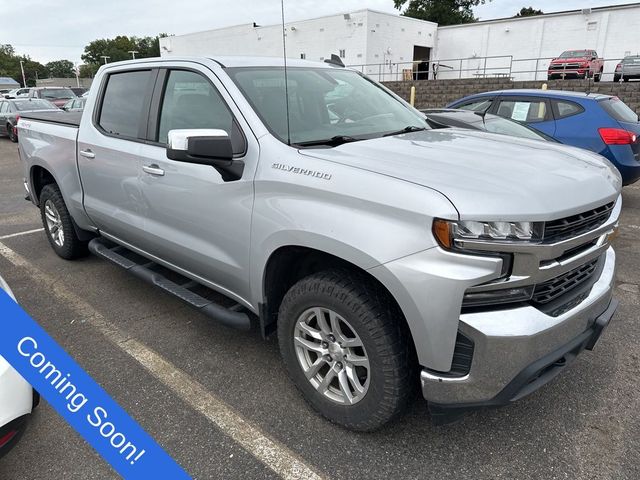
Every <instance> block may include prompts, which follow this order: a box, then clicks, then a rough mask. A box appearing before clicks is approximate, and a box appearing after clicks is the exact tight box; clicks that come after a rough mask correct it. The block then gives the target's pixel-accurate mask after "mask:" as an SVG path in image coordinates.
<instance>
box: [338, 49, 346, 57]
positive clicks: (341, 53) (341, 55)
mask: <svg viewBox="0 0 640 480" xmlns="http://www.w3.org/2000/svg"><path fill="white" fill-rule="evenodd" d="M339 53H340V58H344V57H345V56H346V54H345V52H344V48H341V49H340V52H339Z"/></svg>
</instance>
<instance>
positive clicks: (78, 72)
mask: <svg viewBox="0 0 640 480" xmlns="http://www.w3.org/2000/svg"><path fill="white" fill-rule="evenodd" d="M73 73H75V74H76V86H77V87H78V88H80V68H79V67H78V65H74V66H73Z"/></svg>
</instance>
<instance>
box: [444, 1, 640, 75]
mask: <svg viewBox="0 0 640 480" xmlns="http://www.w3.org/2000/svg"><path fill="white" fill-rule="evenodd" d="M571 49H595V50H596V51H597V52H598V54H599V55H600V56H601V57H604V58H605V59H608V60H609V61H607V62H606V64H605V73H607V72H608V73H609V75H605V78H604V80H611V78H612V75H611V74H612V73H613V70H614V69H615V66H616V64H617V61H618V60H619V59H621V58H622V57H624V56H625V54H629V53H634V54H635V53H638V51H640V6H638V5H630V6H620V7H615V8H608V9H606V10H593V11H592V12H591V13H587V14H583V13H580V12H577V13H567V14H553V15H544V16H539V17H529V18H522V19H506V20H496V21H488V22H481V23H476V24H471V25H457V26H450V27H440V28H439V29H438V41H437V45H436V50H437V52H436V56H437V58H439V59H454V58H467V60H464V61H463V62H462V65H463V67H462V68H463V69H469V71H466V72H463V75H462V76H463V77H472V76H473V74H474V73H476V72H478V73H483V72H484V59H480V58H473V57H474V56H476V57H490V56H500V55H504V56H508V55H511V56H513V59H514V60H516V59H519V60H522V59H527V58H543V57H555V56H558V55H559V54H560V53H562V51H563V50H571ZM443 63H450V64H452V65H453V66H454V67H455V68H456V70H459V69H460V62H459V61H458V62H444V61H443ZM509 64H510V59H509V58H494V59H487V67H488V70H487V73H497V72H508V71H509ZM548 64H549V60H541V61H540V62H539V64H538V67H537V69H539V70H540V71H539V72H538V75H537V79H545V78H546V68H547V66H548ZM535 69H536V62H535V60H533V61H516V62H514V64H513V71H521V72H522V71H525V70H535ZM458 76H459V73H458V72H446V71H445V70H444V69H440V72H439V78H457V77H458ZM512 76H513V77H514V79H516V80H529V79H533V78H534V74H533V73H513V74H512Z"/></svg>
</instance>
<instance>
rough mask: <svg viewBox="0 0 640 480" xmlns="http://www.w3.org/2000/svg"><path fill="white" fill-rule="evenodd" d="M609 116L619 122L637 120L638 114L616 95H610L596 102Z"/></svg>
mask: <svg viewBox="0 0 640 480" xmlns="http://www.w3.org/2000/svg"><path fill="white" fill-rule="evenodd" d="M598 103H599V104H600V106H601V107H602V108H603V109H604V111H605V112H607V113H608V114H609V116H610V117H611V118H613V119H615V120H617V121H619V122H632V123H633V122H637V121H638V115H637V114H636V113H635V112H634V111H633V110H631V109H630V108H629V107H628V106H627V104H626V103H624V102H623V101H622V100H620V99H619V98H618V97H611V98H607V99H604V100H600V101H599V102H598Z"/></svg>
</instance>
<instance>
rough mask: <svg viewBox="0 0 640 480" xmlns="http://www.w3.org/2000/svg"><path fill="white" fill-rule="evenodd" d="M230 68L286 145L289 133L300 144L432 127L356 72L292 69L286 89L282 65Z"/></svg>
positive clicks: (357, 138) (247, 96)
mask: <svg viewBox="0 0 640 480" xmlns="http://www.w3.org/2000/svg"><path fill="white" fill-rule="evenodd" d="M226 71H227V73H228V74H229V76H230V77H231V79H232V80H233V81H234V82H235V83H236V85H238V87H239V88H240V90H241V91H242V92H243V94H244V95H245V97H246V98H247V100H248V101H249V103H250V104H251V106H252V107H253V108H254V110H255V111H256V113H257V114H258V115H259V116H260V118H261V119H262V121H263V122H264V124H265V126H266V127H267V128H268V129H269V130H270V131H271V133H272V134H273V135H274V136H276V137H277V138H278V139H279V140H281V141H283V142H285V143H286V142H287V140H288V136H289V134H290V141H291V142H290V143H291V144H297V145H300V144H305V143H308V144H310V143H318V144H319V143H320V142H323V143H324V142H325V141H327V143H328V142H330V141H331V140H334V139H339V138H343V139H344V138H346V137H348V141H355V140H364V139H367V138H375V137H380V136H383V135H385V134H388V133H393V132H398V131H400V130H403V129H406V128H407V127H409V129H425V128H428V124H427V122H426V119H425V118H424V117H422V116H420V115H419V114H418V113H417V112H415V111H414V110H412V109H411V108H408V107H407V106H406V105H404V104H403V103H402V102H400V101H399V100H397V99H396V98H395V97H394V96H392V95H391V94H390V93H388V92H387V91H385V90H383V89H382V88H380V87H379V86H378V85H376V84H375V83H373V82H371V81H370V80H368V79H366V78H365V77H363V76H361V75H359V74H358V73H356V72H354V71H352V70H347V69H342V68H335V69H334V68H314V67H309V68H307V67H294V68H289V69H288V70H287V89H286V90H285V77H284V70H283V69H282V68H281V67H244V68H228V69H227V70H226ZM285 92H288V98H287V97H285ZM287 100H288V101H287ZM287 103H288V107H289V111H288V117H289V131H288V129H287ZM301 146H302V145H301Z"/></svg>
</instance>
